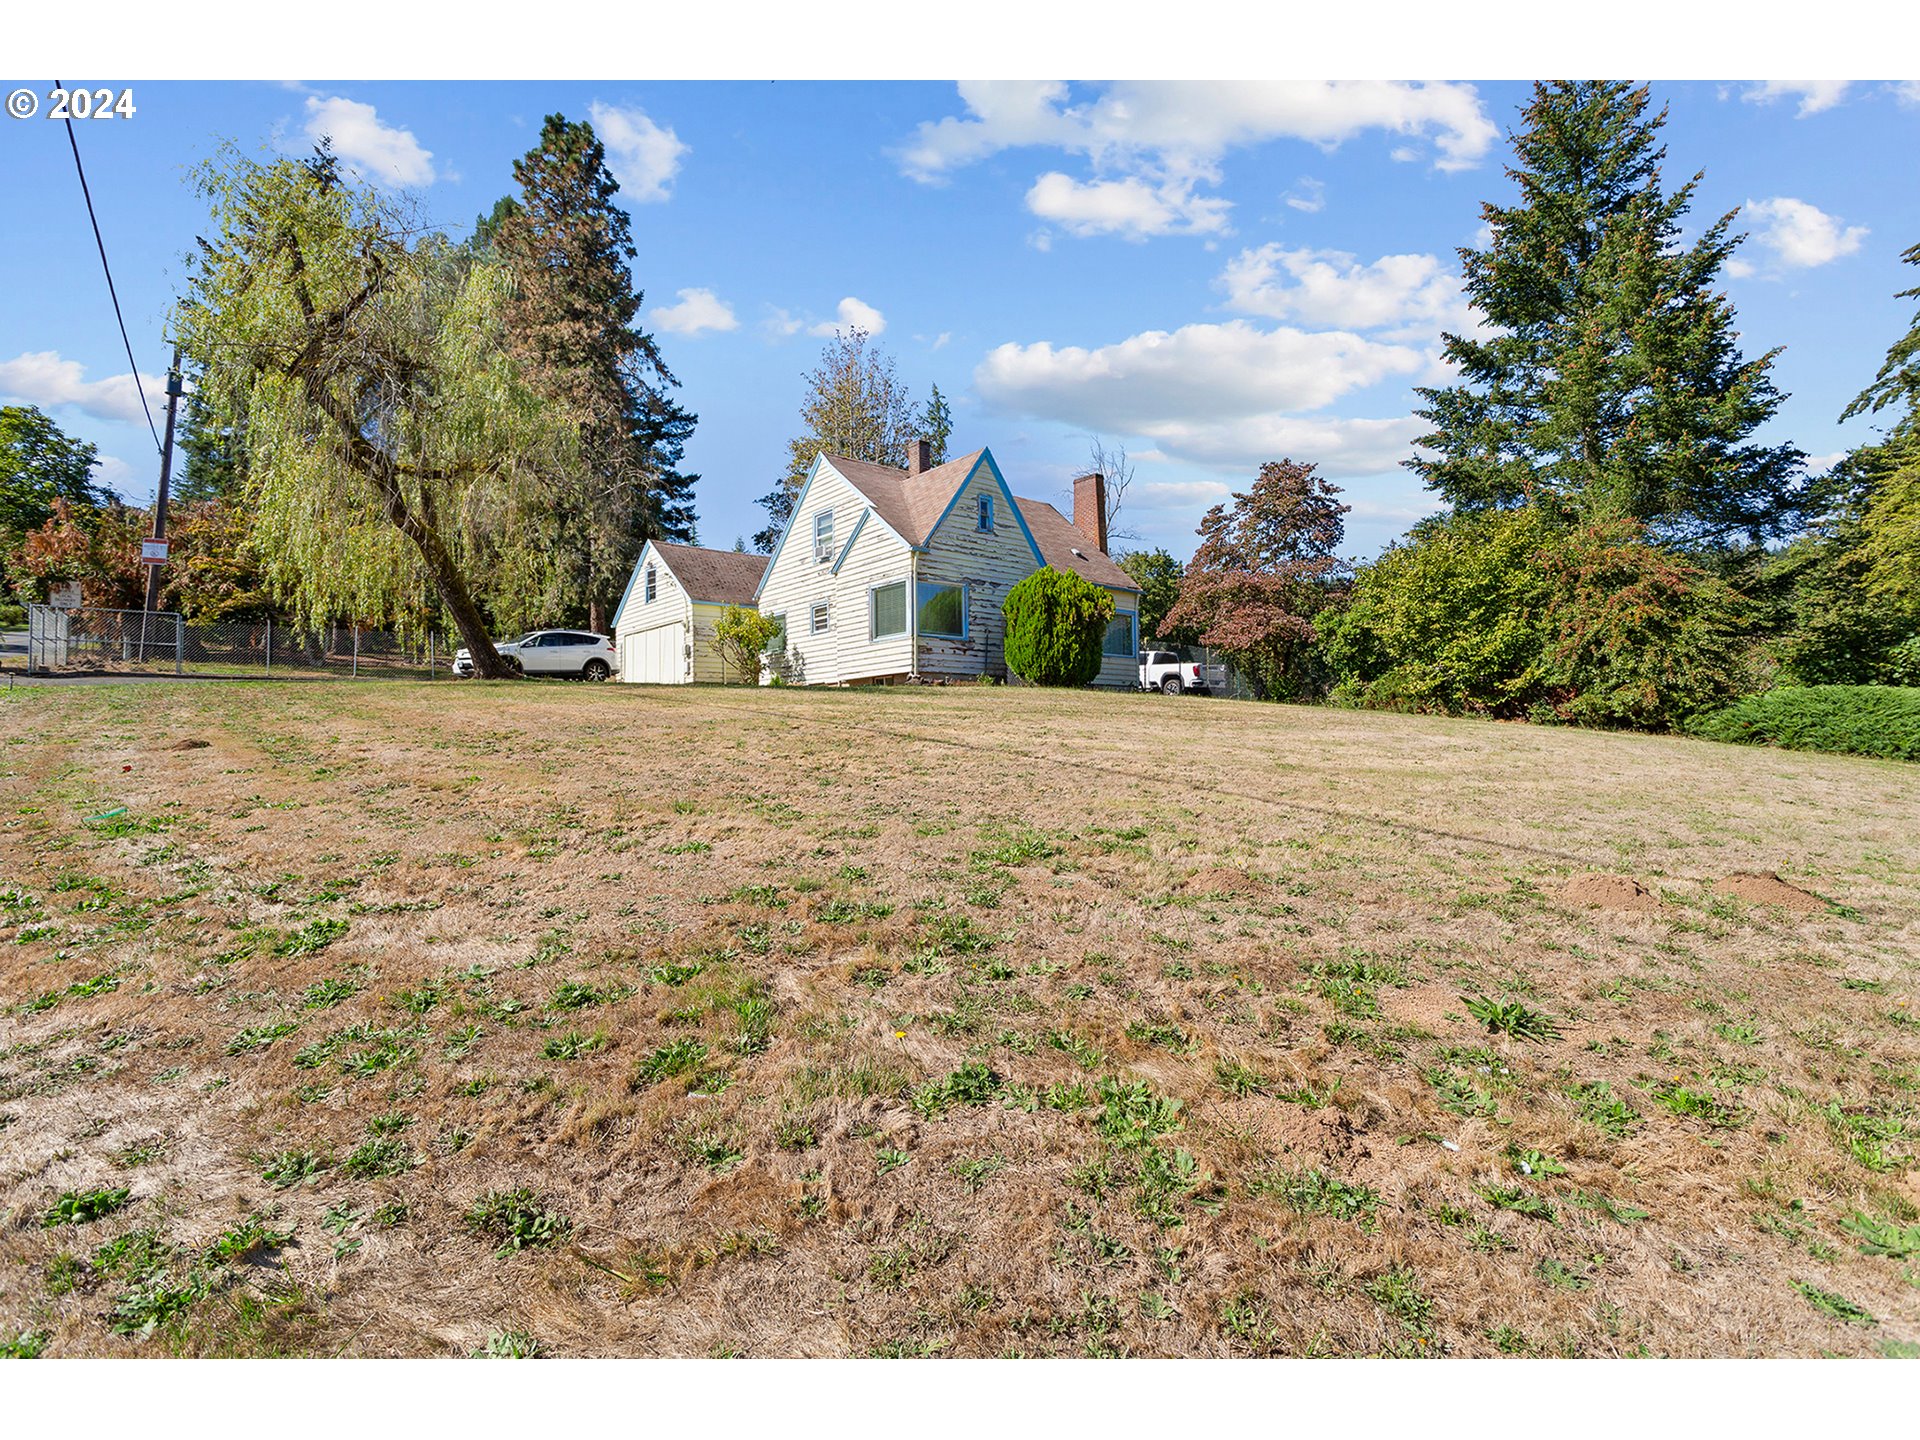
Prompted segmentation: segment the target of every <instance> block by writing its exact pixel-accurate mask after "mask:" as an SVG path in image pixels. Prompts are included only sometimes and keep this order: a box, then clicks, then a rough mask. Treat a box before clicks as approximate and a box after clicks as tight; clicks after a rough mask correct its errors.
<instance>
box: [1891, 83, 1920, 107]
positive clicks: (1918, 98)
mask: <svg viewBox="0 0 1920 1440" xmlns="http://www.w3.org/2000/svg"><path fill="white" fill-rule="evenodd" d="M1887 88H1888V89H1889V90H1891V91H1892V92H1893V94H1894V98H1895V99H1897V100H1898V101H1899V102H1900V103H1901V104H1902V105H1920V80H1895V81H1892V82H1891V83H1890V84H1888V86H1887Z"/></svg>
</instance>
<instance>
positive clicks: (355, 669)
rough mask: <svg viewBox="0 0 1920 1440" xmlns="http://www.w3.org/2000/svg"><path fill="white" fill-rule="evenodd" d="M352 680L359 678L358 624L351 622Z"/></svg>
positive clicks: (357, 622)
mask: <svg viewBox="0 0 1920 1440" xmlns="http://www.w3.org/2000/svg"><path fill="white" fill-rule="evenodd" d="M353 678H354V679H356V680H358V679H359V678H360V622H359V621H358V620H356V621H354V622H353Z"/></svg>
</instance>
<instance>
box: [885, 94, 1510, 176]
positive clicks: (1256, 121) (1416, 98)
mask: <svg viewBox="0 0 1920 1440" xmlns="http://www.w3.org/2000/svg"><path fill="white" fill-rule="evenodd" d="M959 89H960V98H961V100H962V101H963V102H964V103H965V105H966V107H967V112H968V113H967V114H966V115H965V116H964V117H961V116H948V117H946V118H945V119H942V120H931V121H926V122H924V123H922V124H921V125H920V126H919V128H918V129H917V130H916V131H915V132H914V137H913V139H912V140H911V141H910V142H909V143H908V144H907V145H906V146H905V147H904V148H903V149H902V150H901V152H900V157H899V158H900V161H901V165H902V167H903V168H904V169H905V170H906V172H907V173H908V174H909V175H911V176H913V177H914V178H915V179H918V180H937V179H939V178H941V177H942V176H944V175H945V174H946V173H947V172H948V171H950V170H955V169H958V168H960V167H961V166H963V165H968V164H971V163H973V162H974V161H976V160H981V159H984V158H985V157H987V156H988V155H992V154H994V153H996V152H998V151H1001V150H1006V149H1010V148H1013V147H1016V146H1027V145H1044V146H1050V147H1053V148H1056V149H1061V150H1067V151H1070V152H1072V153H1075V154H1083V155H1086V156H1088V157H1089V158H1090V159H1092V160H1093V161H1094V163H1095V164H1096V165H1104V164H1106V163H1108V162H1109V161H1113V160H1116V159H1121V158H1122V157H1125V156H1127V155H1140V154H1152V155H1157V156H1160V157H1162V158H1163V159H1166V160H1169V161H1173V160H1177V159H1178V160H1184V161H1186V162H1188V163H1195V162H1199V163H1205V162H1210V161H1211V160H1213V159H1215V158H1217V157H1218V156H1220V155H1223V154H1224V153H1226V151H1228V150H1230V149H1232V148H1234V147H1236V146H1242V145H1255V144H1260V143H1262V142H1264V141H1268V140H1282V139H1292V140H1306V141H1310V142H1311V143H1313V144H1316V145H1321V146H1327V147H1332V146H1335V145H1338V144H1340V143H1341V142H1342V141H1344V140H1349V139H1351V138H1353V137H1354V136H1355V135H1358V134H1359V133H1360V132H1361V131H1363V130H1369V129H1384V130H1387V131H1390V132H1392V133H1394V134H1399V135H1407V136H1417V137H1421V138H1426V137H1429V136H1430V137H1432V139H1433V141H1434V144H1435V146H1436V147H1437V148H1438V150H1439V152H1440V159H1439V160H1438V161H1437V162H1436V163H1437V164H1439V166H1440V167H1441V168H1442V169H1457V168H1465V167H1467V166H1471V165H1474V164H1476V163H1478V161H1479V160H1480V158H1481V157H1482V156H1483V155H1485V154H1486V152H1487V149H1488V147H1489V146H1490V145H1491V144H1492V143H1493V141H1494V140H1495V138H1496V137H1497V135H1498V131H1497V130H1496V129H1495V127H1494V124H1493V122H1492V121H1491V120H1489V119H1488V118H1487V116H1486V113H1485V111H1484V110H1483V109H1482V108H1481V105H1480V97H1479V95H1478V93H1477V92H1476V91H1475V90H1474V88H1473V87H1472V86H1471V85H1463V84H1456V83H1452V82H1446V83H1432V84H1407V83H1404V82H1400V81H1388V80H1327V81H1322V80H1281V81H1258V80H1250V81H1234V82H1228V83H1224V84H1223V83H1216V82H1213V81H1188V80H1167V81H1159V80H1156V81H1125V82H1121V83H1118V84H1114V85H1110V86H1108V87H1106V89H1105V90H1104V91H1103V92H1102V93H1101V94H1100V95H1099V96H1098V97H1097V98H1095V99H1094V100H1092V101H1091V102H1090V103H1086V104H1079V105H1076V104H1072V103H1070V102H1071V95H1070V92H1069V91H1068V88H1067V86H1066V84H1065V83H1064V82H1062V81H1057V80H1055V81H1030V80H1016V81H971V82H965V83H962V84H961V86H960V87H959ZM1125 168H1133V167H1131V166H1128V167H1125Z"/></svg>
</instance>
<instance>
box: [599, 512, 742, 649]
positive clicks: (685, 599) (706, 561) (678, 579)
mask: <svg viewBox="0 0 1920 1440" xmlns="http://www.w3.org/2000/svg"><path fill="white" fill-rule="evenodd" d="M766 568H767V557H766V556H764V555H741V554H738V553H736V552H734V551H732V550H706V549H702V548H701V547H700V546H698V545H666V544H662V543H661V542H660V541H658V540H649V541H648V542H647V545H646V548H645V549H643V550H642V551H641V552H640V559H639V560H638V561H637V562H636V563H635V564H634V567H633V577H632V578H631V579H630V580H628V581H627V591H626V594H624V595H622V596H621V597H620V608H619V609H617V610H615V611H614V612H613V635H614V643H615V644H616V645H617V646H618V647H619V651H620V678H621V679H622V680H625V681H627V682H628V683H630V684H636V685H688V684H692V683H693V682H695V681H700V682H703V683H708V682H712V683H718V682H721V681H725V680H733V681H738V680H739V679H740V678H741V677H740V676H738V675H731V674H728V673H727V669H726V666H725V664H724V663H723V662H722V661H721V659H720V652H719V651H718V650H717V649H715V648H714V643H713V627H714V624H715V622H717V621H718V620H719V619H720V615H721V612H723V611H724V610H725V609H726V608H727V606H729V605H744V606H746V607H748V608H749V609H751V608H752V606H753V592H754V588H755V587H756V586H757V585H758V584H759V583H760V577H761V575H762V574H763V573H764V572H765V570H766Z"/></svg>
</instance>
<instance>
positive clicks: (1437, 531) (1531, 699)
mask: <svg viewBox="0 0 1920 1440" xmlns="http://www.w3.org/2000/svg"><path fill="white" fill-rule="evenodd" d="M1551 533H1552V529H1551V522H1550V521H1549V520H1548V519H1547V517H1546V516H1544V515H1543V514H1541V513H1540V512H1539V511H1538V510H1535V509H1533V508H1532V507H1530V506H1529V507H1527V508H1525V509H1521V510H1512V511H1503V512H1500V513H1497V514H1491V515H1456V516H1451V517H1446V518H1443V519H1436V520H1430V521H1426V522H1424V523H1422V524H1420V525H1417V526H1415V527H1414V530H1413V533H1412V535H1411V536H1409V537H1408V539H1407V540H1406V541H1405V542H1404V543H1401V544H1396V545H1392V546H1389V547H1388V549H1387V550H1386V552H1385V553H1384V554H1382V555H1381V556H1380V558H1379V559H1378V560H1376V561H1374V562H1373V564H1371V565H1367V566H1364V567H1362V568H1361V570H1360V571H1359V573H1358V574H1357V575H1356V576H1355V577H1354V586H1353V602H1352V604H1351V605H1350V606H1349V607H1348V609H1347V610H1346V612H1345V613H1344V614H1342V615H1341V616H1339V617H1338V618H1337V619H1334V620H1330V621H1327V622H1324V624H1323V626H1322V634H1323V636H1324V639H1323V642H1322V648H1323V651H1324V654H1325V656H1326V660H1327V663H1328V665H1329V667H1330V668H1331V669H1332V671H1333V673H1334V674H1335V675H1336V676H1337V677H1339V679H1338V689H1337V691H1336V694H1337V696H1338V698H1341V699H1345V700H1349V701H1352V702H1355V703H1359V704H1362V705H1366V706H1368V707H1369V708H1372V709H1381V710H1410V711H1418V712H1423V713H1430V714H1431V713H1437V714H1444V715H1461V714H1485V715H1502V716H1518V715H1524V714H1526V713H1527V711H1528V710H1529V709H1530V708H1531V707H1532V706H1533V704H1534V703H1536V702H1537V701H1538V700H1539V699H1540V698H1541V695H1542V693H1543V684H1542V681H1543V678H1544V677H1543V675H1542V673H1541V667H1542V660H1543V657H1544V655H1545V653H1546V648H1547V642H1548V629H1547V607H1548V604H1549V601H1550V598H1551V584H1550V581H1549V579H1548V577H1547V575H1546V574H1545V572H1544V571H1543V570H1542V568H1541V567H1540V565H1539V563H1538V556H1539V553H1540V551H1541V550H1542V548H1543V547H1544V546H1545V545H1546V544H1547V542H1548V540H1549V538H1550V536H1551Z"/></svg>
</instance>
